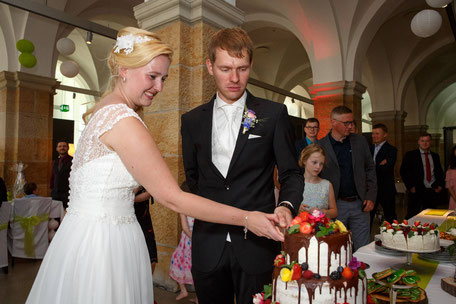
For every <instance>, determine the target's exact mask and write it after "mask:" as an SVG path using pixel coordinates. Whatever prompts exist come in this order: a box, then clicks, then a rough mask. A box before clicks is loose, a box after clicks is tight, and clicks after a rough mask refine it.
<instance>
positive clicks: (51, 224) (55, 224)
mask: <svg viewBox="0 0 456 304" xmlns="http://www.w3.org/2000/svg"><path fill="white" fill-rule="evenodd" d="M57 227H59V222H57V221H56V220H55V219H50V220H49V223H48V228H49V230H55V229H57Z"/></svg>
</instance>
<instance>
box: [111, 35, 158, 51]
mask: <svg viewBox="0 0 456 304" xmlns="http://www.w3.org/2000/svg"><path fill="white" fill-rule="evenodd" d="M151 40H152V38H150V37H148V36H134V35H133V34H128V35H123V36H120V37H117V41H116V44H115V45H114V48H115V49H114V53H120V51H121V50H123V51H124V53H125V54H127V55H128V54H130V53H131V52H133V50H134V49H135V47H134V46H135V43H144V42H146V41H151Z"/></svg>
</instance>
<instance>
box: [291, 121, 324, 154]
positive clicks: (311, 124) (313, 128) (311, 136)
mask: <svg viewBox="0 0 456 304" xmlns="http://www.w3.org/2000/svg"><path fill="white" fill-rule="evenodd" d="M319 131H320V122H319V121H318V119H316V118H313V117H312V118H309V119H307V121H306V124H305V126H304V133H305V135H306V136H305V137H304V138H303V139H301V140H298V141H297V142H296V144H295V146H296V152H297V155H298V158H299V156H300V155H301V151H302V150H304V148H305V147H307V146H308V145H310V144H312V143H315V142H316V141H317V135H318V132H319Z"/></svg>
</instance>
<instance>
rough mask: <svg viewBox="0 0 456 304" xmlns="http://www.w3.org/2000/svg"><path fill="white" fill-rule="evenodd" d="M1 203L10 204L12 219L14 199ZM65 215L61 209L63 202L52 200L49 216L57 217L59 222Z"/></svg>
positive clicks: (11, 219)
mask: <svg viewBox="0 0 456 304" xmlns="http://www.w3.org/2000/svg"><path fill="white" fill-rule="evenodd" d="M3 204H10V205H11V218H10V221H13V219H14V201H8V202H3ZM64 216H65V209H63V202H61V201H55V200H52V203H51V210H50V211H49V218H58V219H60V222H61V221H62V220H63V217H64Z"/></svg>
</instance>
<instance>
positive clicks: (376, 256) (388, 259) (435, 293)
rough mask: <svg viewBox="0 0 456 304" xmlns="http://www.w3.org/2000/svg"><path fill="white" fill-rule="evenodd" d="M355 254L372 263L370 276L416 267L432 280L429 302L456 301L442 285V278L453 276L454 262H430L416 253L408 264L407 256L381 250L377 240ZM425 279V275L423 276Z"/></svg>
mask: <svg viewBox="0 0 456 304" xmlns="http://www.w3.org/2000/svg"><path fill="white" fill-rule="evenodd" d="M353 256H355V257H356V258H357V259H358V260H359V261H362V262H364V263H367V264H369V265H370V268H369V269H366V274H367V277H368V278H371V277H372V274H373V273H376V272H379V271H382V270H385V269H387V268H390V267H392V268H396V269H399V268H408V269H415V270H416V271H417V275H418V276H420V273H426V274H427V276H428V278H429V276H430V280H429V282H428V284H427V286H426V287H425V288H423V289H425V291H426V294H427V296H428V299H429V304H440V303H456V297H454V296H452V295H450V294H449V293H447V292H445V291H443V290H442V288H441V286H440V284H441V283H440V280H441V279H442V278H445V277H453V276H454V274H455V270H456V265H455V264H452V263H443V262H441V263H438V262H429V261H426V260H422V259H421V258H419V257H418V256H417V255H416V254H414V256H413V262H412V265H411V266H406V256H405V254H403V255H387V254H384V253H383V252H380V251H379V250H377V249H376V247H375V242H372V243H370V244H368V245H366V246H364V247H361V248H359V249H358V251H356V252H355V253H354V254H353ZM422 280H423V277H422Z"/></svg>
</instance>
